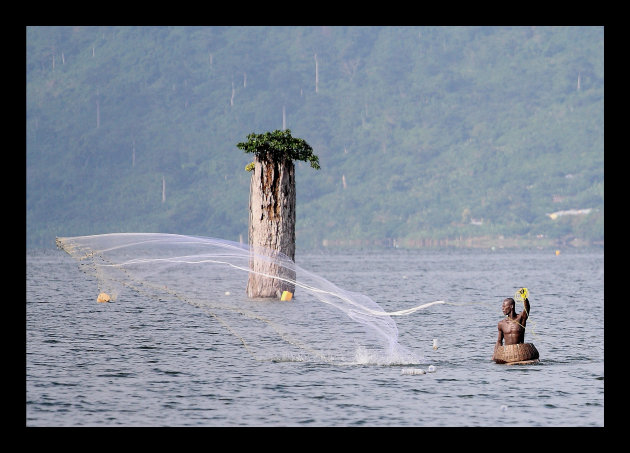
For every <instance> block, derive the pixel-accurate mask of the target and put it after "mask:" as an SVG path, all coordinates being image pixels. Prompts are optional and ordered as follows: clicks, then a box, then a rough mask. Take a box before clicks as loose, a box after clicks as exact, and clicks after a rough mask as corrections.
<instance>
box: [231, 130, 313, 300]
mask: <svg viewBox="0 0 630 453" xmlns="http://www.w3.org/2000/svg"><path fill="white" fill-rule="evenodd" d="M236 146H237V147H238V148H240V149H242V150H244V151H245V152H246V153H253V154H254V156H255V157H254V161H253V162H251V163H250V164H248V165H247V166H246V167H245V169H246V170H247V171H251V172H252V177H251V182H250V191H249V246H250V250H251V251H252V252H255V253H257V254H258V253H261V251H266V250H269V251H271V252H272V253H277V252H280V253H283V254H284V255H286V256H288V257H289V258H291V260H295V165H294V163H293V161H294V160H301V161H305V162H309V163H310V165H311V167H313V168H315V169H317V170H318V169H319V168H320V167H319V158H318V157H317V156H316V155H314V154H313V148H311V146H310V145H309V144H308V143H306V141H304V140H302V139H300V138H294V137H292V136H291V131H290V130H289V129H287V130H284V131H280V130H276V131H274V132H266V133H264V134H253V133H252V134H249V135H248V136H247V142H242V143H238V144H237V145H236ZM252 256H254V255H252ZM250 269H251V270H252V271H253V272H250V273H249V279H248V282H247V295H248V297H250V298H256V297H266V298H269V297H273V298H276V297H280V296H281V294H282V292H283V291H290V292H291V293H294V292H295V287H294V285H293V284H291V283H289V282H287V281H285V280H284V279H288V280H293V279H294V278H295V275H294V274H292V272H291V271H288V270H286V269H284V268H282V267H281V266H278V265H277V264H274V262H273V260H262V259H253V258H252V260H251V261H250ZM268 276H273V277H268ZM276 277H279V278H276Z"/></svg>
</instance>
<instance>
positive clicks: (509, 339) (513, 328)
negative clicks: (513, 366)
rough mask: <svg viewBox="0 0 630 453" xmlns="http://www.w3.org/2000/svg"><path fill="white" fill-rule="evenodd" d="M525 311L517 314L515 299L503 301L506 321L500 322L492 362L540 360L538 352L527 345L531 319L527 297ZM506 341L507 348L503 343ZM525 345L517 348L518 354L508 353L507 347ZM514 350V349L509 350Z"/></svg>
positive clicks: (524, 302)
mask: <svg viewBox="0 0 630 453" xmlns="http://www.w3.org/2000/svg"><path fill="white" fill-rule="evenodd" d="M523 305H524V306H525V309H524V310H523V311H521V312H520V313H516V309H515V306H516V303H515V302H514V299H512V298H511V297H508V298H507V299H505V300H503V307H502V309H503V314H504V315H506V316H505V318H504V319H502V320H501V321H499V326H498V327H499V336H498V338H497V343H496V345H495V346H494V354H493V355H492V360H494V361H495V362H497V363H509V362H516V361H526V360H536V359H538V351H537V350H536V348H535V347H534V345H533V344H531V343H525V325H526V324H527V318H528V317H529V310H530V304H529V299H527V297H526V298H525V299H524V300H523ZM504 340H505V347H504V345H503V341H504ZM512 345H523V347H522V348H520V347H519V348H517V350H516V352H513V351H511V352H507V351H508V348H506V347H507V346H512ZM509 349H510V350H514V347H512V348H509Z"/></svg>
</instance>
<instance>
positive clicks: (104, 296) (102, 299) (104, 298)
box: [96, 293, 110, 303]
mask: <svg viewBox="0 0 630 453" xmlns="http://www.w3.org/2000/svg"><path fill="white" fill-rule="evenodd" d="M109 301H110V297H109V294H107V293H101V294H99V295H98V297H97V298H96V302H99V303H103V302H109Z"/></svg>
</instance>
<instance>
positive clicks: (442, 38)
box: [25, 26, 604, 248]
mask: <svg viewBox="0 0 630 453" xmlns="http://www.w3.org/2000/svg"><path fill="white" fill-rule="evenodd" d="M25 38H26V107H27V108H26V175H27V181H26V183H27V184H26V227H27V246H44V247H53V246H54V243H55V242H54V241H55V236H75V235H88V234H100V233H108V232H123V231H128V232H168V233H181V234H193V235H202V236H213V237H219V238H224V239H230V240H236V241H238V240H239V238H242V239H243V240H245V241H246V240H247V222H248V197H249V178H250V174H249V173H248V172H247V171H245V166H246V165H247V164H248V163H249V161H250V160H251V156H249V155H246V154H245V153H244V152H243V151H242V150H240V149H238V148H237V147H236V144H237V143H238V142H242V141H244V140H245V139H246V137H247V135H248V134H249V133H252V132H255V133H263V132H267V131H273V130H276V129H283V128H287V129H290V130H291V133H292V135H293V136H294V137H299V138H302V139H304V140H306V141H307V142H308V143H309V144H310V145H311V146H312V147H313V150H314V153H315V154H317V155H318V156H319V162H320V165H321V169H320V170H319V171H315V170H313V169H311V168H310V167H309V166H308V164H306V163H303V162H299V163H298V164H297V170H296V180H297V226H296V234H297V242H298V244H297V245H298V247H303V248H310V247H320V246H322V245H328V246H332V245H344V244H351V243H372V244H389V245H391V244H395V245H398V246H401V247H405V246H408V247H413V246H418V245H436V244H458V245H462V244H463V245H466V244H467V245H470V246H474V245H480V244H481V245H486V244H492V243H493V241H496V240H497V238H500V237H503V238H504V239H508V238H511V239H514V243H518V244H523V243H526V244H527V245H532V244H536V243H537V241H538V242H539V243H541V244H573V245H577V244H603V240H604V107H603V106H604V30H603V28H602V27H396V26H388V27H367V26H366V27H301V26H300V27H263V26H260V27H253V26H248V27H162V26H160V27H144V26H143V27H111V26H102V27H101V26H85V27H41V26H34V27H27V28H26V31H25ZM351 241H355V242H351ZM361 241H363V242H361ZM440 241H441V242H440ZM457 241H459V242H457Z"/></svg>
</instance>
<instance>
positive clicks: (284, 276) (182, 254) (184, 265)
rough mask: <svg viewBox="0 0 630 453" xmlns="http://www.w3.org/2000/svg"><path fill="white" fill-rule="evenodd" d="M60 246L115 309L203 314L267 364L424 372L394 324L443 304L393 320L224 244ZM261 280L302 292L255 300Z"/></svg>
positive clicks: (112, 241) (78, 242)
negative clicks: (140, 304) (135, 301)
mask: <svg viewBox="0 0 630 453" xmlns="http://www.w3.org/2000/svg"><path fill="white" fill-rule="evenodd" d="M57 246H58V247H59V248H61V249H62V250H64V251H66V252H67V253H68V254H69V255H70V256H72V257H73V258H75V259H76V260H77V261H78V262H79V266H80V268H81V270H83V271H84V272H85V273H87V274H89V275H92V276H94V277H95V278H96V280H97V282H98V286H99V288H98V290H99V293H104V294H106V295H107V296H108V297H109V298H110V300H111V301H113V302H118V303H125V301H126V300H129V299H130V298H131V297H134V296H135V295H139V296H140V297H142V298H143V299H145V300H146V301H147V302H155V303H158V302H159V301H166V300H178V301H183V302H185V303H188V304H191V305H193V306H196V307H199V308H200V309H201V310H202V311H204V312H205V313H207V314H209V315H210V316H211V317H212V318H213V319H214V320H216V321H217V322H219V323H220V324H221V325H222V326H223V327H224V328H225V329H227V331H229V332H230V333H231V334H233V335H235V336H236V337H237V338H238V339H239V340H240V341H241V342H242V344H243V346H244V347H245V348H246V349H247V350H248V351H249V352H250V353H251V354H252V355H253V356H254V357H255V358H256V359H257V360H277V361H324V362H328V363H340V364H415V363H419V361H420V360H421V357H419V356H417V355H416V354H415V353H413V352H411V351H410V350H409V349H408V348H406V347H404V346H402V345H401V344H400V343H399V342H398V329H397V326H396V323H395V322H394V320H393V319H392V316H401V315H407V314H410V313H413V312H414V311H416V310H419V309H422V308H426V307H428V306H430V305H433V304H436V303H443V302H441V301H436V302H431V303H429V304H424V305H421V306H417V307H413V308H411V309H406V310H401V311H397V312H390V313H387V312H385V311H384V310H383V309H382V308H381V307H380V306H379V305H378V304H377V303H376V302H374V301H373V300H372V299H371V298H369V297H368V296H365V295H363V294H359V293H355V292H350V291H346V290H343V289H341V288H339V287H337V286H336V285H334V284H333V283H331V282H330V281H328V280H326V279H324V278H322V277H320V276H318V275H316V274H314V273H312V272H309V271H306V270H305V269H302V268H301V267H300V266H298V265H296V264H295V263H294V262H293V261H292V260H291V259H289V258H288V257H286V256H285V255H282V254H280V253H277V252H273V251H269V250H265V249H262V248H256V249H250V248H249V247H248V246H247V245H243V244H240V243H236V242H231V241H227V240H222V239H216V238H207V237H195V236H184V235H174V234H158V233H155V234H149V233H116V234H103V235H95V236H79V237H62V238H57ZM260 263H268V264H269V265H268V266H261V265H260ZM254 264H256V265H254ZM269 269H272V271H271V274H273V275H271V274H269V272H270V271H269ZM252 274H253V275H254V276H256V277H260V276H263V277H265V278H269V279H278V280H280V281H281V282H282V285H280V287H282V288H283V291H282V293H283V296H284V295H285V294H286V293H285V291H290V290H292V291H290V293H289V294H290V296H291V297H289V298H285V297H273V298H255V297H248V295H247V292H246V288H247V286H248V280H249V278H250V276H252ZM278 296H280V294H278ZM282 299H286V300H282Z"/></svg>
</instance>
